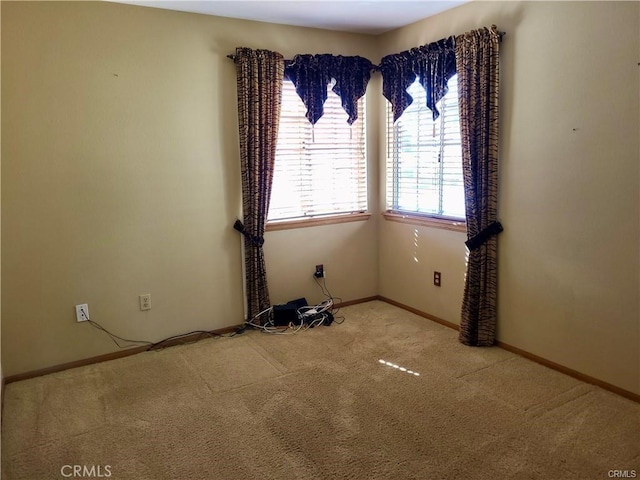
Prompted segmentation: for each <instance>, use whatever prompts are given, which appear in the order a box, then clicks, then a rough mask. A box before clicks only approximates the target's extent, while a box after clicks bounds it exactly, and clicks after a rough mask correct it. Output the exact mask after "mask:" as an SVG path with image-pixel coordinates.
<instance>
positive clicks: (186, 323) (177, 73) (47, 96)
mask: <svg viewBox="0 0 640 480" xmlns="http://www.w3.org/2000/svg"><path fill="white" fill-rule="evenodd" d="M2 13H3V15H2V40H3V42H2V60H3V68H2V97H3V98H2V100H3V102H2V136H3V138H4V139H5V142H4V143H3V144H2V156H3V162H2V223H3V225H2V247H3V248H2V277H3V282H2V297H3V301H2V330H3V335H2V339H3V340H2V342H3V348H2V366H3V368H4V370H5V374H8V375H12V374H16V373H20V372H23V371H29V370H33V369H36V368H41V367H45V366H50V365H55V364H59V363H63V362H67V361H71V360H76V359H79V358H86V357H91V356H95V355H99V354H102V353H106V352H110V351H113V349H114V346H113V345H112V344H111V343H110V341H109V339H108V338H107V337H105V336H104V335H102V334H100V333H99V332H97V331H95V330H93V329H92V328H91V327H90V326H89V325H86V324H81V325H78V324H76V323H75V320H74V312H73V305H75V304H76V303H85V302H86V303H89V306H90V311H91V316H92V318H93V319H95V320H97V321H98V322H100V323H102V324H103V325H104V326H105V327H107V328H110V329H112V330H113V331H115V332H118V333H119V334H121V335H123V336H126V337H132V338H146V339H151V340H158V339H161V338H164V337H166V336H168V335H172V334H177V333H182V332H186V331H190V330H194V329H200V328H206V329H215V328H221V327H224V326H228V325H233V324H237V323H240V322H241V321H242V312H243V300H242V292H241V285H242V279H241V274H240V271H241V262H240V248H239V239H238V235H237V233H236V232H234V231H233V230H232V229H231V225H232V223H233V221H234V220H235V218H236V216H238V215H239V213H240V209H241V202H240V196H241V193H240V176H239V166H238V161H237V157H238V147H237V127H236V122H237V114H236V106H235V74H234V67H233V64H232V63H231V62H230V61H229V60H228V59H226V57H225V56H226V54H228V53H232V52H233V50H234V48H235V47H236V46H248V47H253V48H269V49H273V50H277V51H280V52H282V53H283V54H284V55H285V56H286V57H291V56H292V55H293V54H295V53H300V52H308V53H321V52H331V53H335V54H358V55H362V56H365V57H368V58H370V59H371V60H373V61H374V62H375V61H377V60H379V58H380V57H381V56H383V55H385V54H388V53H394V52H398V51H400V50H403V49H406V48H411V47H414V46H417V45H422V44H424V43H428V42H430V41H434V40H438V39H440V38H443V37H445V36H448V35H450V34H457V33H462V32H464V31H466V30H470V29H474V28H478V27H480V26H483V25H490V24H492V23H495V24H497V25H498V27H499V28H500V29H502V30H505V31H507V37H506V38H505V41H504V43H503V45H502V53H501V62H502V71H501V78H502V93H501V119H502V141H501V151H500V154H501V172H500V182H501V198H500V217H501V220H502V221H503V223H504V225H505V232H504V233H503V234H502V235H501V236H500V257H499V262H500V279H499V282H500V287H499V305H500V306H499V331H498V336H499V339H500V340H502V341H503V342H506V343H509V344H511V345H513V346H516V347H519V348H521V349H524V350H527V351H529V352H531V353H534V354H537V355H540V356H542V357H545V358H548V359H549V360H552V361H554V362H557V363H560V364H562V365H565V366H567V367H569V368H573V369H575V370H578V371H580V372H582V373H585V374H588V375H592V376H594V377H596V378H599V379H601V380H604V381H606V382H609V383H612V384H614V385H617V386H619V387H622V388H625V389H627V390H630V391H633V392H636V393H640V385H639V380H638V379H639V378H640V371H639V370H640V359H639V357H638V355H639V353H638V350H639V346H640V336H639V319H640V308H639V305H638V293H639V291H640V285H639V273H640V269H639V252H638V246H639V244H640V239H639V217H640V212H639V203H640V202H639V171H638V169H639V167H638V164H639V161H638V160H639V158H638V151H639V144H638V131H639V129H640V121H639V118H638V116H639V113H638V112H639V110H640V109H639V107H638V95H637V92H638V84H639V82H638V70H637V62H638V58H639V55H638V53H639V52H638V48H639V47H638V44H639V42H638V39H639V32H638V30H639V5H638V4H637V3H635V2H621V3H609V2H603V3H598V2H584V3H569V2H557V3H556V2H549V3H546V2H531V3H520V2H473V3H471V4H468V5H464V6H462V7H458V8H456V9H454V10H451V11H449V12H445V13H443V14H441V15H438V16H437V17H435V18H432V19H426V20H424V21H422V22H419V23H417V24H414V25H411V26H408V27H405V28H402V29H399V30H396V31H394V32H390V33H388V34H385V35H383V36H380V37H369V36H364V35H348V34H341V33H336V32H329V31H320V30H312V29H301V28H295V27H285V26H279V25H270V24H259V23H253V22H244V21H237V20H229V19H221V18H214V17H206V16H199V15H193V14H184V13H177V12H169V11H162V10H154V9H149V8H142V7H134V6H127V5H119V4H110V3H85V2H79V3H74V4H64V3H57V2H45V3H27V2H25V3H22V2H20V3H14V2H9V3H7V2H2ZM614 26H615V28H614ZM367 107H368V108H369V113H370V117H369V122H370V123H369V143H368V150H369V175H370V179H371V181H372V183H371V184H372V185H374V186H375V185H376V184H377V183H378V180H380V182H379V183H380V190H379V191H377V190H376V189H375V188H372V189H371V192H370V202H371V205H372V206H373V208H372V212H373V214H374V215H373V216H372V219H371V220H369V221H368V222H358V223H350V224H343V225H331V226H323V227H311V228H304V229H298V230H289V231H277V232H269V233H268V234H267V236H266V240H267V243H266V246H265V252H266V258H267V267H268V272H269V281H270V284H271V294H272V300H273V301H274V302H280V301H285V300H289V299H291V298H295V297H299V296H306V297H307V298H308V299H310V300H313V301H315V300H318V299H320V298H321V296H320V293H319V291H318V289H317V286H316V285H315V284H314V282H313V279H312V278H311V277H310V274H311V271H312V269H313V266H314V265H315V264H316V263H324V264H325V267H326V268H327V281H328V283H329V286H330V287H331V290H332V292H333V293H334V295H336V296H341V297H343V298H344V299H345V300H352V299H357V298H362V297H367V296H370V295H376V294H381V295H384V296H387V297H389V298H391V299H393V300H396V301H400V302H402V303H405V304H407V305H410V306H412V307H415V308H418V309H420V310H423V311H425V312H428V313H431V314H433V315H437V316H439V317H441V318H444V319H445V320H448V321H451V322H454V323H457V322H458V316H459V305H460V301H461V296H462V290H463V281H464V280H463V278H464V271H465V265H464V261H465V249H464V245H463V242H464V239H465V235H464V234H461V233H455V232H449V231H445V230H435V229H431V228H427V227H414V226H410V225H404V224H398V223H392V222H387V221H384V220H382V219H380V218H379V215H378V213H379V211H380V208H379V205H381V202H382V200H383V197H382V196H381V195H380V194H379V192H381V191H383V190H382V189H383V187H384V185H383V183H384V182H383V181H381V180H382V179H380V176H379V172H380V167H381V166H383V162H384V155H383V153H384V151H385V150H384V144H383V140H382V138H381V135H380V132H381V124H380V122H379V121H378V120H377V118H379V117H380V113H381V111H382V108H383V101H382V100H381V96H380V82H379V79H378V78H374V80H373V82H372V84H371V85H370V87H369V94H368V100H367ZM574 129H575V130H574ZM433 270H439V271H441V272H442V273H443V286H442V287H441V288H439V289H438V288H436V287H433V286H432V272H433ZM148 292H150V293H151V295H152V303H153V309H152V310H151V311H149V312H140V311H138V305H137V301H138V299H137V297H138V295H139V294H141V293H148Z"/></svg>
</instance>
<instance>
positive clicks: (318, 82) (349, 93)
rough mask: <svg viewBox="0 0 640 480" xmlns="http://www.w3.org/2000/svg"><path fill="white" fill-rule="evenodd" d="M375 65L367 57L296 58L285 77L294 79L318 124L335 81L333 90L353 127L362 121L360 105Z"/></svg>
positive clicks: (305, 56) (304, 56) (313, 118)
mask: <svg viewBox="0 0 640 480" xmlns="http://www.w3.org/2000/svg"><path fill="white" fill-rule="evenodd" d="M374 69H375V65H374V64H373V63H371V61H369V60H367V59H366V58H363V57H359V56H354V57H343V56H342V55H331V54H320V55H308V54H304V55H296V56H295V57H293V60H288V61H286V62H285V69H284V74H285V78H287V79H289V80H291V82H292V83H293V84H294V85H295V87H296V92H298V96H299V97H300V98H301V99H302V102H303V103H304V104H305V106H306V107H307V115H306V116H307V119H309V121H310V122H311V124H315V123H316V122H317V121H318V120H319V119H320V117H322V114H323V107H324V102H325V100H326V99H327V85H329V83H331V80H332V79H334V80H335V84H334V86H333V89H332V91H333V92H334V93H335V94H336V95H338V96H339V97H340V99H341V101H342V108H344V110H345V112H347V114H348V115H349V118H348V119H347V122H348V123H349V125H351V124H353V122H355V121H356V119H357V118H358V109H357V106H356V103H357V101H358V99H359V98H360V97H362V96H363V95H364V94H365V92H366V90H367V84H368V83H369V79H370V78H371V72H372V71H373V70H374Z"/></svg>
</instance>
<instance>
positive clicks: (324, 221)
mask: <svg viewBox="0 0 640 480" xmlns="http://www.w3.org/2000/svg"><path fill="white" fill-rule="evenodd" d="M331 87H332V84H329V85H328V86H327V89H328V92H327V97H328V98H327V100H328V99H329V98H330V97H332V96H333V97H335V99H333V100H334V102H336V101H337V102H338V104H340V97H338V96H337V95H336V94H335V93H333V92H332V91H331ZM284 88H289V89H290V91H289V94H291V90H293V91H295V87H293V84H292V83H291V82H290V81H289V80H287V79H284V80H283V89H284ZM283 93H284V92H283ZM296 99H297V100H298V101H300V106H301V107H302V110H301V114H300V122H301V124H302V122H304V124H307V125H308V126H309V128H310V129H312V128H315V126H312V125H311V124H310V123H309V120H308V119H307V118H306V117H305V115H304V106H303V104H302V101H301V100H300V99H299V97H298V96H297V95H296ZM283 102H284V95H283ZM358 104H359V108H358V119H357V120H356V121H355V123H354V125H355V124H356V123H357V122H362V123H360V125H359V127H360V128H361V129H362V146H361V151H362V160H361V161H362V164H361V167H362V170H359V168H360V166H359V167H358V174H359V175H358V178H360V179H363V180H364V181H363V185H364V189H363V190H364V191H363V190H362V189H359V190H358V192H359V193H361V194H362V193H364V204H365V205H364V208H363V209H355V210H352V211H344V212H336V213H318V214H311V215H308V216H298V217H291V218H274V219H269V218H267V220H266V223H265V230H266V231H277V230H286V229H293V228H304V227H313V226H318V225H330V224H337V223H348V222H356V221H366V220H368V219H369V218H370V217H371V213H370V192H369V189H370V185H369V171H368V170H369V165H368V155H367V136H368V132H367V117H366V110H367V109H366V95H365V96H363V97H362V98H360V99H359V100H358ZM326 106H327V103H325V107H326ZM334 107H335V106H334ZM340 112H341V113H344V119H342V118H341V119H340V121H344V126H345V128H352V127H350V126H349V124H348V123H347V116H348V115H347V113H346V112H344V110H342V107H341V106H340ZM325 115H327V109H325ZM325 115H323V117H322V118H321V119H320V120H319V121H318V123H320V122H322V119H323V118H324V116H325ZM318 123H316V126H317V125H318ZM334 124H335V122H334ZM312 135H314V134H312ZM275 161H276V162H277V161H278V159H277V156H276V160H275ZM356 161H359V160H356ZM275 175H276V172H275V168H274V180H275ZM274 186H275V183H274V185H272V199H273V187H274ZM270 207H271V205H270Z"/></svg>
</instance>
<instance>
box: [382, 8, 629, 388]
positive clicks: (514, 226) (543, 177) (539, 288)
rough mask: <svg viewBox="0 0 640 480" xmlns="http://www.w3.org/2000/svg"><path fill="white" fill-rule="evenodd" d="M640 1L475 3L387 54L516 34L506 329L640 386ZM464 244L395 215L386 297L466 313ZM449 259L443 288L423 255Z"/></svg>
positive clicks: (505, 60)
mask: <svg viewBox="0 0 640 480" xmlns="http://www.w3.org/2000/svg"><path fill="white" fill-rule="evenodd" d="M639 9H640V5H639V4H638V3H637V2H472V3H470V4H467V5H464V6H461V7H458V8H456V9H453V10H450V11H448V12H444V13H442V14H440V15H438V16H436V17H433V18H430V19H426V20H423V21H421V22H419V23H417V24H413V25H410V26H407V27H404V28H402V29H399V30H396V31H394V32H390V33H388V34H385V35H384V36H382V37H381V38H380V46H381V52H380V53H381V55H385V54H389V53H394V52H398V51H400V50H404V49H407V48H411V47H414V46H418V45H422V44H425V43H428V42H431V41H435V40H438V39H440V38H444V37H447V36H449V35H451V34H459V33H463V32H465V31H468V30H472V29H475V28H479V27H482V26H490V25H491V24H496V25H497V26H498V28H499V29H500V30H503V31H506V32H507V35H506V37H505V38H504V41H503V43H502V45H501V94H500V102H501V107H500V114H501V139H500V207H499V211H500V220H501V221H502V223H503V225H504V228H505V231H504V233H502V234H501V235H500V237H499V258H498V262H499V279H498V283H499V289H498V302H499V311H498V339H499V340H501V341H503V342H505V343H508V344H510V345H513V346H515V347H518V348H520V349H523V350H525V351H528V352H531V353H533V354H536V355H539V356H541V357H544V358H546V359H548V360H551V361H553V362H556V363H559V364H561V365H564V366H566V367H569V368H572V369H574V370H577V371H579V372H581V373H584V374H587V375H590V376H593V377H595V378H598V379H600V380H603V381H606V382H608V383H611V384H613V385H616V386H618V387H621V388H624V389H626V390H629V391H631V392H634V393H640V358H639V350H640V334H639V330H640V309H639V304H638V302H639V292H640V285H639V279H640V269H639V252H638V247H639V245H640V238H639V218H640V210H639V209H640V201H639V183H640V176H639V165H640V161H639V160H640V159H639V151H640V149H639V147H640V146H639V139H638V136H639V135H638V132H639V131H640V123H639V111H640V107H639V98H638V86H639V76H638V61H640V51H639V50H640V24H639V19H640V11H639ZM414 238H415V239H417V241H416V242H415V252H416V253H415V255H409V254H407V252H406V251H405V250H406V247H407V246H410V245H411V244H412V239H414ZM464 240H466V236H465V235H463V234H459V235H458V234H450V233H442V232H440V231H437V230H434V229H431V228H424V227H413V226H410V225H400V226H399V225H396V224H392V223H391V222H385V221H381V222H380V247H379V248H380V250H379V252H380V293H381V294H382V295H384V296H387V297H390V298H393V299H396V300H398V301H402V302H403V303H406V304H408V305H410V306H412V307H415V308H418V309H421V310H423V311H426V312H429V313H432V314H435V315H439V316H442V318H444V319H445V320H448V321H450V322H454V323H459V306H460V303H461V298H462V297H461V295H462V291H463V278H462V276H461V275H460V272H461V271H463V270H464V268H465V265H464V262H465V256H464V254H463V252H464V246H463V245H462V242H464ZM398 246H401V248H400V249H398ZM398 250H400V251H398ZM443 256H444V257H446V259H447V261H446V262H445V265H444V266H442V269H443V270H442V272H443V287H442V288H441V289H440V290H435V289H434V288H433V287H431V284H432V282H431V277H430V272H424V271H423V270H422V269H419V268H417V266H418V263H417V262H418V261H425V262H426V266H427V267H428V268H429V269H437V267H438V264H437V261H438V260H439V259H440V258H441V257H443ZM414 257H415V258H414ZM423 259H424V260H423ZM449 282H454V285H449ZM456 282H457V283H456ZM447 304H455V305H457V306H458V310H455V311H452V310H451V309H449V308H444V307H443V305H447Z"/></svg>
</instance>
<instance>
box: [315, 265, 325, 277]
mask: <svg viewBox="0 0 640 480" xmlns="http://www.w3.org/2000/svg"><path fill="white" fill-rule="evenodd" d="M313 276H314V277H316V278H322V277H324V265H322V264H320V265H316V271H315V273H314V274H313Z"/></svg>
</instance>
